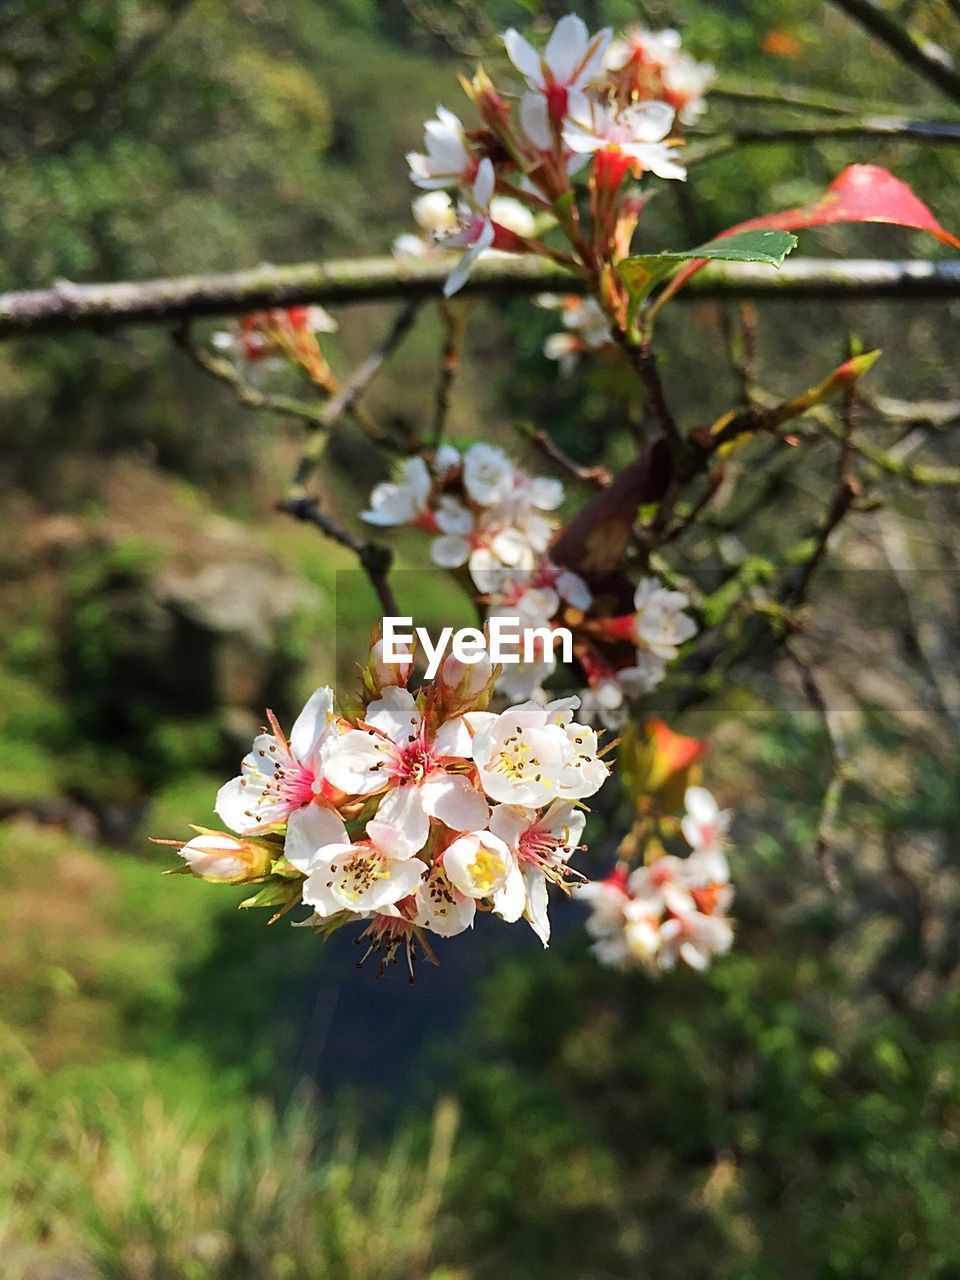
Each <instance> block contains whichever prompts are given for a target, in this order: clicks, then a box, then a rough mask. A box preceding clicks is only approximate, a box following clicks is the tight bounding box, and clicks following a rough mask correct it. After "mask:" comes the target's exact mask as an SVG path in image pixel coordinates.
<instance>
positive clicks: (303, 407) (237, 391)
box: [172, 322, 324, 428]
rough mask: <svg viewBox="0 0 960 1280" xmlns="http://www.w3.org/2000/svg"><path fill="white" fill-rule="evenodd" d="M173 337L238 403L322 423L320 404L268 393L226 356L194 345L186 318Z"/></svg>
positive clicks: (319, 424)
mask: <svg viewBox="0 0 960 1280" xmlns="http://www.w3.org/2000/svg"><path fill="white" fill-rule="evenodd" d="M172 337H173V341H174V342H175V343H176V345H177V346H178V347H179V348H180V349H181V351H183V352H185V353H186V355H188V356H189V357H190V359H191V360H192V361H193V363H194V364H195V365H196V366H197V367H198V368H199V369H202V370H203V371H204V373H207V374H209V375H210V376H211V377H212V378H216V380H217V381H218V382H222V383H224V384H225V385H226V386H228V387H229V388H230V389H231V391H233V393H234V395H235V396H236V397H237V400H238V401H239V402H240V404H242V405H244V406H246V407H247V408H248V409H259V410H267V411H269V412H270V413H277V414H280V415H282V416H283V417H286V418H297V419H299V420H300V421H301V422H305V423H307V424H308V425H310V426H311V427H314V428H317V427H323V426H324V411H323V406H322V405H319V404H311V403H309V401H306V400H297V399H295V398H294V397H293V396H285V395H268V394H267V393H266V392H264V391H260V390H259V389H258V388H257V387H254V386H251V385H250V383H249V382H247V381H246V380H245V379H244V378H242V377H241V376H240V374H239V373H238V372H237V370H236V368H235V367H234V365H233V364H232V363H231V362H230V361H229V360H227V359H225V358H224V357H223V356H215V355H212V354H211V353H210V352H209V351H206V350H205V349H204V348H203V347H200V346H197V345H196V343H194V342H193V340H192V338H191V336H190V326H189V324H187V323H186V322H184V323H183V324H182V325H180V326H178V328H176V329H175V330H174V331H173V334H172Z"/></svg>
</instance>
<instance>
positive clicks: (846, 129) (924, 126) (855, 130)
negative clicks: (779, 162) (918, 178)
mask: <svg viewBox="0 0 960 1280" xmlns="http://www.w3.org/2000/svg"><path fill="white" fill-rule="evenodd" d="M688 132H689V134H690V136H691V138H697V139H700V138H702V139H704V140H706V139H709V140H710V143H711V144H712V145H711V146H710V147H709V148H708V149H705V151H704V153H703V154H702V155H697V154H696V152H693V151H692V152H691V155H690V156H689V161H690V162H691V163H693V162H695V161H696V160H700V159H712V158H713V156H714V155H719V154H722V153H724V152H726V151H730V150H732V149H733V148H734V147H743V146H779V145H781V144H782V143H786V142H812V141H815V140H817V139H818V138H895V139H897V140H902V141H904V142H922V143H934V144H946V145H951V146H957V145H960V122H955V121H952V120H909V119H907V118H906V117H904V116H858V117H855V118H852V119H835V120H817V121H812V122H810V123H805V124H790V125H775V124H750V125H735V126H733V127H731V128H729V129H696V128H693V129H690V130H689V131H688Z"/></svg>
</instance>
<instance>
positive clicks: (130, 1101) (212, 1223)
mask: <svg viewBox="0 0 960 1280" xmlns="http://www.w3.org/2000/svg"><path fill="white" fill-rule="evenodd" d="M0 1062H2V1066H3V1070H2V1074H0V1080H2V1083H0V1256H2V1257H3V1259H4V1268H3V1274H4V1277H5V1280H40V1278H41V1277H44V1278H47V1277H50V1276H58V1277H61V1276H62V1277H67V1276H69V1277H70V1280H308V1278H309V1280H401V1277H402V1278H403V1280H409V1278H410V1277H424V1278H427V1277H432V1278H434V1280H440V1277H441V1276H443V1277H450V1278H452V1277H454V1276H456V1275H458V1274H463V1273H457V1272H454V1271H450V1270H444V1269H438V1268H437V1266H436V1263H435V1259H436V1255H437V1251H438V1247H439V1241H440V1235H441V1222H442V1216H443V1209H444V1191H445V1187H446V1183H447V1178H448V1173H449V1170H450V1164H451V1157H452V1151H453V1144H454V1138H455V1134H456V1129H457V1122H458V1113H457V1109H456V1106H455V1104H454V1103H452V1102H451V1101H449V1100H441V1101H440V1102H439V1104H438V1106H437V1108H436V1111H435V1113H434V1116H433V1123H432V1127H431V1130H430V1134H429V1139H428V1141H427V1143H426V1145H425V1146H418V1144H417V1143H416V1142H415V1140H414V1138H413V1137H412V1134H411V1133H410V1132H406V1131H405V1132H401V1133H400V1134H399V1135H398V1136H396V1137H394V1138H393V1139H392V1140H390V1141H387V1142H384V1143H383V1144H382V1149H381V1150H380V1152H379V1153H377V1154H372V1153H368V1154H365V1155H363V1156H361V1155H360V1154H359V1152H358V1148H357V1142H356V1138H355V1136H354V1134H353V1133H352V1132H351V1131H350V1130H349V1129H348V1128H346V1127H344V1126H343V1125H338V1124H337V1122H336V1121H332V1120H331V1117H329V1116H328V1115H325V1114H324V1113H323V1112H322V1111H321V1110H319V1109H318V1108H317V1107H316V1106H315V1105H313V1104H312V1103H310V1102H309V1101H307V1100H306V1099H303V1098H301V1099H299V1100H297V1101H295V1102H294V1103H292V1104H291V1105H290V1106H289V1107H287V1108H286V1110H285V1111H284V1112H282V1113H281V1112H278V1111H277V1110H276V1109H275V1108H274V1107H272V1106H271V1105H270V1104H268V1103H266V1102H263V1101H253V1102H247V1103H241V1102H240V1100H239V1097H238V1098H237V1099H235V1100H234V1102H233V1104H232V1105H230V1106H228V1107H226V1108H222V1109H220V1110H218V1111H217V1112H215V1113H213V1112H209V1111H197V1110H196V1109H195V1108H193V1107H191V1106H190V1104H188V1103H182V1102H179V1103H178V1102H176V1101H174V1102H171V1101H170V1100H169V1099H168V1098H165V1097H164V1095H163V1094H162V1093H159V1092H156V1091H151V1090H150V1089H149V1088H148V1089H147V1090H146V1092H144V1093H137V1092H134V1093H133V1094H132V1095H129V1096H125V1095H124V1094H122V1093H117V1092H111V1091H108V1090H107V1089H105V1088H103V1087H101V1086H95V1085H93V1084H91V1086H90V1088H89V1089H88V1090H87V1091H86V1092H79V1091H73V1092H72V1093H71V1095H70V1096H68V1097H58V1095H57V1092H56V1090H55V1089H54V1090H50V1088H49V1083H50V1082H49V1080H48V1078H47V1077H46V1076H45V1075H44V1073H43V1072H42V1071H41V1069H40V1068H39V1066H38V1065H37V1063H36V1061H35V1060H34V1059H33V1058H32V1057H31V1056H30V1055H29V1054H28V1053H27V1051H26V1050H25V1049H24V1047H23V1046H22V1043H19V1042H18V1041H17V1040H16V1039H15V1038H14V1037H9V1036H8V1038H7V1040H6V1042H5V1043H4V1042H3V1041H2V1040H0Z"/></svg>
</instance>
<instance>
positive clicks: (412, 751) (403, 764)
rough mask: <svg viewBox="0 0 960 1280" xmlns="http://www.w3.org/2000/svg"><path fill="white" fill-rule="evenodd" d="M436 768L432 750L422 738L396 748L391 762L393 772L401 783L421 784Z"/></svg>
mask: <svg viewBox="0 0 960 1280" xmlns="http://www.w3.org/2000/svg"><path fill="white" fill-rule="evenodd" d="M436 767H437V762H436V757H435V755H434V752H433V748H432V746H431V745H430V743H428V742H427V741H426V740H425V739H423V738H414V740H413V741H412V742H408V743H407V745H406V746H405V747H398V748H397V753H396V756H395V757H394V760H393V772H394V773H395V774H396V776H397V777H398V778H399V779H400V780H401V781H403V782H423V781H424V779H425V778H426V777H427V776H428V775H429V774H431V773H432V772H433V771H434V769H435V768H436Z"/></svg>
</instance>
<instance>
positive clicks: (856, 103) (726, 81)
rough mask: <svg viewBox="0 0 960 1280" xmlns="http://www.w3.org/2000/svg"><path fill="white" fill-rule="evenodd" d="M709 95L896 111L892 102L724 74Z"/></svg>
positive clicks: (827, 110)
mask: <svg viewBox="0 0 960 1280" xmlns="http://www.w3.org/2000/svg"><path fill="white" fill-rule="evenodd" d="M710 97H711V98H717V99H726V100H728V101H730V102H758V103H762V104H764V105H769V106H774V107H792V108H794V109H795V110H798V111H815V112H818V113H823V114H824V115H840V116H850V115H852V116H860V115H863V114H864V113H868V114H871V115H873V114H877V115H885V114H895V113H896V107H894V106H892V105H891V104H890V103H878V102H863V101H860V100H859V99H854V98H845V97H843V96H842V95H841V94H837V93H824V92H822V90H819V89H817V90H813V89H804V88H800V87H799V86H798V85H779V84H776V85H764V84H752V83H750V82H749V81H746V80H737V79H731V78H730V77H729V76H724V77H723V78H722V79H721V80H720V81H719V83H718V84H716V85H714V86H713V88H712V89H711V90H710Z"/></svg>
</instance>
